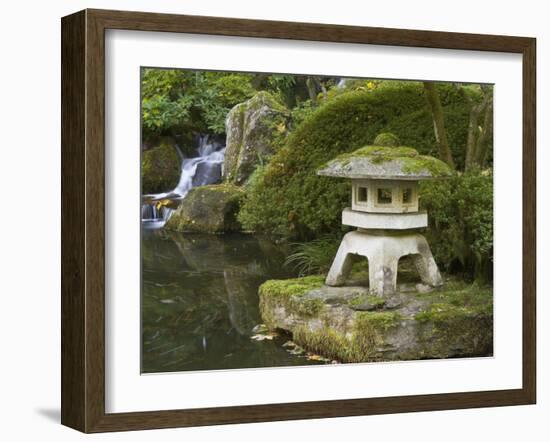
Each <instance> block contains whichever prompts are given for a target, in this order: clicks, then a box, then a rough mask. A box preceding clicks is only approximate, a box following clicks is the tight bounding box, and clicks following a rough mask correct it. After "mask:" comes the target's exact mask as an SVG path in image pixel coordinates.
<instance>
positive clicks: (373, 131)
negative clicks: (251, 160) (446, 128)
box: [239, 82, 467, 238]
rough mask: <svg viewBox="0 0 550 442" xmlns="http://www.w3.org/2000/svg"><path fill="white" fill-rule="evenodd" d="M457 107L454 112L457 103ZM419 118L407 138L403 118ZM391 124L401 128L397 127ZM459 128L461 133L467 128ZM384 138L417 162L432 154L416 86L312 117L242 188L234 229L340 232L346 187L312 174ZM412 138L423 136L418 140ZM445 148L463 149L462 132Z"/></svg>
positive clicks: (383, 89)
mask: <svg viewBox="0 0 550 442" xmlns="http://www.w3.org/2000/svg"><path fill="white" fill-rule="evenodd" d="M388 83H389V82H388ZM446 87H451V86H446ZM444 88H445V87H444ZM457 100H459V104H460V97H459V98H457ZM461 103H462V106H463V107H467V105H466V103H465V102H464V101H462V102H461ZM444 105H447V103H444ZM419 114H423V115H424V117H425V118H421V119H420V120H417V118H416V117H415V118H413V119H412V120H413V121H414V123H415V124H416V123H418V124H421V125H422V126H423V127H422V129H419V128H417V127H416V126H415V127H414V131H411V124H412V123H411V120H410V119H409V120H407V119H405V117H406V116H410V115H419ZM398 120H405V121H406V122H407V124H405V125H403V126H400V125H398V124H397V123H396V121H398ZM457 124H458V123H457ZM462 125H463V126H464V127H467V120H466V121H463V122H462ZM388 131H391V132H392V133H394V134H395V135H396V136H397V137H398V138H399V139H400V140H401V141H402V142H403V143H404V144H406V145H410V146H414V147H415V148H416V149H417V150H418V151H419V153H421V154H426V153H435V152H437V149H436V147H435V139H434V135H433V125H432V121H431V117H430V116H429V110H428V108H427V104H426V100H425V97H424V92H423V88H422V85H421V84H420V83H418V82H414V83H411V82H408V83H402V84H401V83H399V84H397V86H396V87H390V86H389V85H384V86H378V87H377V88H375V89H373V90H369V91H361V90H359V91H354V92H348V93H343V94H341V95H338V96H336V97H335V98H334V99H333V100H332V101H329V102H328V103H327V104H324V105H322V106H320V107H319V108H318V109H316V110H315V111H314V112H313V113H311V114H310V115H309V116H307V117H306V118H305V119H304V121H303V122H302V123H301V124H300V125H299V126H298V127H296V129H295V130H294V131H293V132H292V133H291V134H290V136H289V137H288V139H287V141H286V144H285V145H284V146H283V147H282V148H281V149H280V150H279V151H278V152H277V153H276V154H275V155H274V156H273V157H272V158H271V159H270V161H269V163H268V164H267V165H266V167H265V168H264V169H263V170H262V172H261V173H260V174H259V175H258V176H256V177H255V182H254V185H251V186H249V188H248V192H247V196H246V198H245V202H244V204H243V208H242V210H241V213H240V215H239V217H240V220H241V222H242V223H243V225H244V226H245V227H246V228H247V229H249V230H257V231H263V232H268V233H272V234H280V235H285V236H293V237H298V238H313V237H319V236H320V235H322V234H323V233H329V232H335V231H339V230H340V229H341V223H340V216H341V211H342V209H343V208H344V207H346V206H347V205H349V197H350V193H351V192H350V183H349V180H337V179H334V178H327V177H319V176H317V175H316V170H317V169H318V168H319V167H320V166H321V165H323V164H325V163H326V162H327V161H329V160H331V159H333V158H334V157H335V156H337V155H339V154H341V153H346V152H351V151H353V150H355V149H357V148H359V147H361V146H364V145H366V144H372V142H373V141H374V138H375V137H376V135H378V134H380V133H381V132H388ZM419 134H423V138H422V139H419ZM450 142H451V144H452V145H453V146H460V148H463V146H465V143H466V134H465V132H464V138H463V139H456V138H455V134H454V133H453V132H451V133H450Z"/></svg>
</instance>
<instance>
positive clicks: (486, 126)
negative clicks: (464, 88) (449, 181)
mask: <svg viewBox="0 0 550 442" xmlns="http://www.w3.org/2000/svg"><path fill="white" fill-rule="evenodd" d="M492 110H493V96H492V92H491V91H490V90H488V91H486V90H484V91H483V100H482V102H481V103H479V104H474V105H472V109H471V111H470V121H469V123H468V140H467V142H466V159H465V164H464V170H465V171H468V170H471V169H472V168H474V167H476V166H478V167H483V163H484V162H485V156H486V154H487V145H488V140H489V135H490V134H492V132H493V122H492V119H493V112H492ZM482 113H483V114H484V117H483V127H480V126H479V117H480V116H481V114H482Z"/></svg>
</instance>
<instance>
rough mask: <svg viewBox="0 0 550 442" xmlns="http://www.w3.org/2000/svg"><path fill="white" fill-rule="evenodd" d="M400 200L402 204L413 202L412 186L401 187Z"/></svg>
mask: <svg viewBox="0 0 550 442" xmlns="http://www.w3.org/2000/svg"><path fill="white" fill-rule="evenodd" d="M401 202H402V203H403V204H412V202H413V189H412V187H405V188H404V189H403V192H402V199H401Z"/></svg>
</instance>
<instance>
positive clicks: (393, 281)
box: [369, 255, 399, 296]
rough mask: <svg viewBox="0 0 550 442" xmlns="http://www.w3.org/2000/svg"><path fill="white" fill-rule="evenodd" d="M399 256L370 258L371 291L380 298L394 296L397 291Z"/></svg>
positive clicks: (375, 256)
mask: <svg viewBox="0 0 550 442" xmlns="http://www.w3.org/2000/svg"><path fill="white" fill-rule="evenodd" d="M398 262H399V257H398V256H384V255H374V256H371V257H370V258H369V289H370V291H371V292H372V293H373V294H376V295H378V296H384V295H393V294H394V293H395V292H396V289H397V264H398Z"/></svg>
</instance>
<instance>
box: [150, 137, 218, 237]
mask: <svg viewBox="0 0 550 442" xmlns="http://www.w3.org/2000/svg"><path fill="white" fill-rule="evenodd" d="M197 155H198V156H196V157H192V158H183V160H182V162H181V174H180V179H179V182H178V184H177V186H176V187H175V188H174V190H172V191H171V192H167V193H160V194H155V195H145V197H146V198H147V201H148V202H146V203H144V204H143V205H142V207H141V220H142V223H143V225H144V226H145V227H148V228H161V227H163V226H164V224H165V223H166V221H168V219H169V218H170V216H171V215H172V213H173V209H171V208H169V207H166V206H165V205H163V204H161V201H162V200H170V201H178V200H182V199H183V198H185V196H186V195H187V194H188V193H189V191H190V190H191V189H192V188H193V187H197V186H205V185H207V184H216V183H219V182H220V181H221V177H222V167H223V161H224V158H225V146H224V145H223V144H222V143H220V142H219V141H217V140H215V139H213V138H212V137H211V136H209V135H201V136H199V137H198V141H197Z"/></svg>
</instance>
